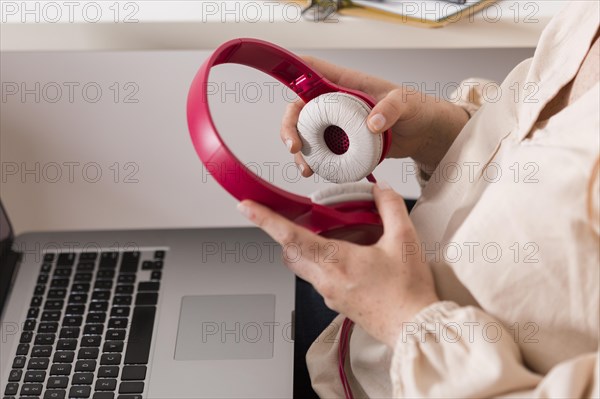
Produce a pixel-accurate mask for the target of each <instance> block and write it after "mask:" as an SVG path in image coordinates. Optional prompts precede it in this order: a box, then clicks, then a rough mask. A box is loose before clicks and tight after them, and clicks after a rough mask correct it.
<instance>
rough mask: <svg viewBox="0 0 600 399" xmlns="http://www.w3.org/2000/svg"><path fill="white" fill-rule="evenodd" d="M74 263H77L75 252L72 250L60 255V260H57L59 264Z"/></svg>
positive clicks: (68, 264)
mask: <svg viewBox="0 0 600 399" xmlns="http://www.w3.org/2000/svg"><path fill="white" fill-rule="evenodd" d="M73 263H75V254H74V253H72V252H68V253H62V254H60V255H58V260H57V261H56V265H57V266H72V265H73Z"/></svg>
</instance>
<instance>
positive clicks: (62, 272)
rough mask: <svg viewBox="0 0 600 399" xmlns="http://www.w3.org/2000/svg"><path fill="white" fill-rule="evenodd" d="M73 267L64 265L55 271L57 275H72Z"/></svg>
mask: <svg viewBox="0 0 600 399" xmlns="http://www.w3.org/2000/svg"><path fill="white" fill-rule="evenodd" d="M71 273H72V269H71V268H70V267H63V268H61V269H56V270H55V271H54V276H55V277H71Z"/></svg>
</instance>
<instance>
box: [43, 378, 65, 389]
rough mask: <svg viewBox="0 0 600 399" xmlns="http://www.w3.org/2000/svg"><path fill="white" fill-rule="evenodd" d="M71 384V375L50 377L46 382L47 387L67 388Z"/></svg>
mask: <svg viewBox="0 0 600 399" xmlns="http://www.w3.org/2000/svg"><path fill="white" fill-rule="evenodd" d="M68 384H69V377H50V378H48V382H47V383H46V388H66V387H67V385H68Z"/></svg>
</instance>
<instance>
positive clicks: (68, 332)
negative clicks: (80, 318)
mask: <svg viewBox="0 0 600 399" xmlns="http://www.w3.org/2000/svg"><path fill="white" fill-rule="evenodd" d="M80 332H81V331H80V329H79V328H78V327H63V328H61V329H60V338H66V339H69V338H77V337H79V333H80Z"/></svg>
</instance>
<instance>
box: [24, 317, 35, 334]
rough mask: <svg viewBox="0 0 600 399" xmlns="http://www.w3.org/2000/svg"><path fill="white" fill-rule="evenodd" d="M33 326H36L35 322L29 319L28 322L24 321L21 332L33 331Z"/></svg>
mask: <svg viewBox="0 0 600 399" xmlns="http://www.w3.org/2000/svg"><path fill="white" fill-rule="evenodd" d="M35 325H36V321H35V320H32V319H29V320H25V323H23V331H33V330H35Z"/></svg>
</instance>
